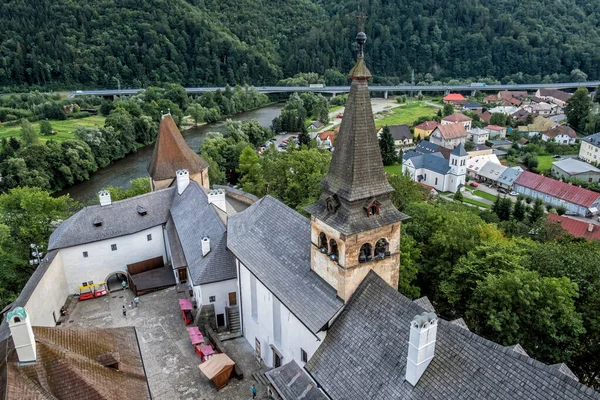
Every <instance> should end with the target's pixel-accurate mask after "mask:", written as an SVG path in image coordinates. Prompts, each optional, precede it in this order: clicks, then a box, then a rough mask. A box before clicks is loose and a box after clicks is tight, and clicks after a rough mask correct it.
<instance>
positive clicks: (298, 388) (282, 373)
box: [265, 360, 328, 400]
mask: <svg viewBox="0 0 600 400" xmlns="http://www.w3.org/2000/svg"><path fill="white" fill-rule="evenodd" d="M265 376H266V377H267V379H268V380H269V382H271V385H273V387H274V388H275V390H276V391H277V394H279V396H281V398H282V400H297V399H302V400H327V399H328V397H327V396H325V394H324V393H323V391H321V389H319V388H318V387H317V384H316V383H315V382H314V381H313V380H312V379H311V378H310V376H309V375H308V374H307V373H306V371H305V370H304V369H303V368H300V366H298V364H297V363H296V361H294V360H292V361H290V362H289V363H287V364H285V365H282V366H281V367H279V368H275V369H272V370H270V371H268V372H266V373H265Z"/></svg>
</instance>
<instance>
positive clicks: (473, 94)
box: [471, 89, 477, 97]
mask: <svg viewBox="0 0 600 400" xmlns="http://www.w3.org/2000/svg"><path fill="white" fill-rule="evenodd" d="M476 91H477V90H475V89H473V90H471V97H475V92H476Z"/></svg>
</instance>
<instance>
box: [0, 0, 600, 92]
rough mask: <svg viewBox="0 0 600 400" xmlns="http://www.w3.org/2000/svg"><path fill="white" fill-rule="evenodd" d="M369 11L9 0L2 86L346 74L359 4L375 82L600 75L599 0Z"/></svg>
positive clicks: (418, 0)
mask: <svg viewBox="0 0 600 400" xmlns="http://www.w3.org/2000/svg"><path fill="white" fill-rule="evenodd" d="M366 3H367V2H364V1H363V2H359V1H351V2H340V1H339V0H313V1H310V0H269V1H267V0H244V1H241V0H188V1H184V0H170V1H167V0H148V1H142V0H110V1H109V0H96V1H94V0H81V1H77V2H76V1H74V0H7V1H4V2H3V3H2V4H0V85H18V84H23V83H27V84H40V85H47V84H49V83H55V84H58V85H62V86H65V85H73V84H78V85H84V86H90V87H92V86H99V87H114V86H116V79H115V77H116V78H119V79H120V81H121V83H122V84H123V85H127V86H140V85H142V86H143V85H146V84H148V83H150V82H180V83H183V84H186V85H212V84H216V85H222V84H225V83H230V84H234V83H251V84H257V85H258V84H265V83H275V82H276V81H277V80H278V79H280V78H282V77H288V76H291V75H293V74H295V73H297V72H309V71H314V72H319V73H321V74H322V73H324V71H325V70H326V69H329V68H334V69H338V70H340V71H343V72H345V71H347V70H348V69H349V68H350V66H351V63H352V59H353V51H352V50H353V48H354V43H353V40H352V39H353V38H354V36H355V34H356V31H357V22H356V18H355V17H356V12H357V10H358V9H359V6H362V7H363V9H364V10H365V13H366V14H367V15H368V18H367V20H366V29H365V30H366V32H367V34H368V36H369V39H368V45H367V48H366V51H367V57H368V59H369V66H370V67H371V69H372V70H373V72H374V73H375V74H376V75H377V76H378V79H376V81H377V80H379V81H382V80H383V78H382V77H386V78H387V77H398V79H397V80H408V79H409V77H410V72H411V70H412V69H415V73H416V74H417V79H418V80H421V79H425V74H426V73H430V74H431V76H428V77H427V78H428V79H429V80H431V79H432V78H433V79H434V80H441V79H449V78H474V79H478V78H484V77H493V78H496V79H502V78H504V80H505V81H508V80H514V81H521V80H542V79H543V78H544V77H546V76H547V78H546V79H552V80H558V79H568V78H569V73H570V72H571V71H572V70H573V69H576V68H579V69H581V70H582V71H584V72H585V73H587V74H588V75H589V78H593V79H600V0H391V1H383V0H372V1H370V2H368V4H366ZM518 73H521V75H519V74H518ZM553 74H554V75H553ZM392 81H393V80H392Z"/></svg>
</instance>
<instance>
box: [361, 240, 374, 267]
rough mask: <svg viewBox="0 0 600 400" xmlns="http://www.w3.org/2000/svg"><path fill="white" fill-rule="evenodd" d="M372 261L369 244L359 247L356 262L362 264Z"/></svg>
mask: <svg viewBox="0 0 600 400" xmlns="http://www.w3.org/2000/svg"><path fill="white" fill-rule="evenodd" d="M372 259H373V246H371V244H370V243H365V244H363V245H362V246H361V247H360V252H359V253H358V262H359V263H364V262H367V261H371V260H372Z"/></svg>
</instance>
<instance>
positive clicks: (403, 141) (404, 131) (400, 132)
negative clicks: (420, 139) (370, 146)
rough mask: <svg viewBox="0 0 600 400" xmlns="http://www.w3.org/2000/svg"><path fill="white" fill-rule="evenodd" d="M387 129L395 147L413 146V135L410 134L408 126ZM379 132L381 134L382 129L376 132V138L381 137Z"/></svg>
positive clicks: (392, 126) (394, 126) (395, 126)
mask: <svg viewBox="0 0 600 400" xmlns="http://www.w3.org/2000/svg"><path fill="white" fill-rule="evenodd" d="M388 128H389V129H390V133H391V135H392V138H393V139H394V145H395V146H396V147H406V146H409V145H412V144H413V134H412V133H411V132H410V128H409V127H408V125H391V126H389V127H388ZM381 132H383V128H381V129H380V130H379V131H378V132H377V138H379V137H380V136H381Z"/></svg>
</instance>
